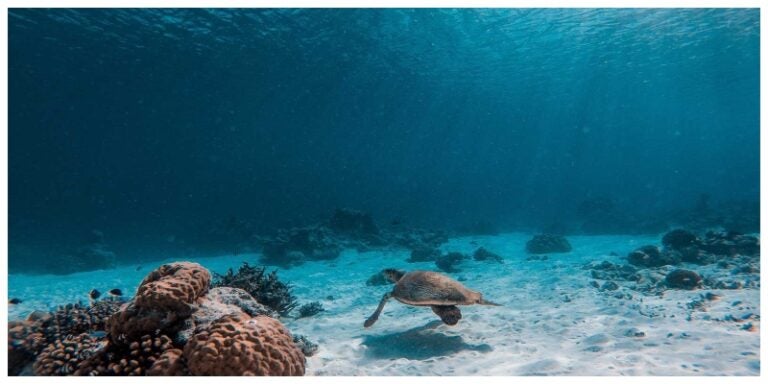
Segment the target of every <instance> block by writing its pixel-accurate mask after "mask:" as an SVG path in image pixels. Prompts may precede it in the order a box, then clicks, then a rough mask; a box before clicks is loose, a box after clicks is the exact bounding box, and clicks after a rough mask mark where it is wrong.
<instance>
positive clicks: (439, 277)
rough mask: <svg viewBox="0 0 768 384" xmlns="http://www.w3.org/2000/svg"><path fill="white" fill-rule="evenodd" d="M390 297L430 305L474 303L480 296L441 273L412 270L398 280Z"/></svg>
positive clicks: (405, 302) (406, 302) (414, 303)
mask: <svg viewBox="0 0 768 384" xmlns="http://www.w3.org/2000/svg"><path fill="white" fill-rule="evenodd" d="M392 297H394V298H395V299H396V300H397V301H400V302H401V303H404V304H410V305H419V306H432V305H470V304H475V303H476V302H477V300H478V299H480V297H481V296H480V294H479V293H478V292H475V291H472V290H470V289H468V288H467V287H465V286H463V285H462V284H461V283H459V282H458V281H456V280H453V279H451V278H450V277H448V276H446V275H443V274H441V273H437V272H431V271H413V272H408V273H406V274H405V276H403V277H402V278H401V279H400V280H398V282H397V284H395V288H394V289H393V290H392Z"/></svg>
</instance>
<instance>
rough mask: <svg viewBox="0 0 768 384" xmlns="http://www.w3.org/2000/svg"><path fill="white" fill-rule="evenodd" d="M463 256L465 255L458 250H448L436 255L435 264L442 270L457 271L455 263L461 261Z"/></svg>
mask: <svg viewBox="0 0 768 384" xmlns="http://www.w3.org/2000/svg"><path fill="white" fill-rule="evenodd" d="M465 258H466V256H464V255H463V254H461V253H459V252H449V253H448V254H446V255H443V256H438V257H437V260H435V265H437V267H438V268H440V270H442V271H444V272H449V273H450V272H458V271H459V270H458V269H457V268H456V264H459V263H461V262H462V261H463V260H464V259H465Z"/></svg>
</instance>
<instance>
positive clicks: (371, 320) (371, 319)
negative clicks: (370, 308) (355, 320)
mask: <svg viewBox="0 0 768 384" xmlns="http://www.w3.org/2000/svg"><path fill="white" fill-rule="evenodd" d="M390 297H392V292H387V293H385V294H384V297H382V298H381V301H380V302H379V306H378V307H377V308H376V311H375V312H373V314H372V315H371V317H369V318H368V319H367V320H365V323H363V327H365V328H368V327H370V326H371V325H373V323H375V322H376V320H378V319H379V315H381V311H382V310H383V309H384V305H386V304H387V301H389V298H390Z"/></svg>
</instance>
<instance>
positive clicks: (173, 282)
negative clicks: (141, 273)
mask: <svg viewBox="0 0 768 384" xmlns="http://www.w3.org/2000/svg"><path fill="white" fill-rule="evenodd" d="M210 284H211V274H210V273H209V272H208V270H207V269H205V268H203V266H202V265H200V264H197V263H188V262H177V263H170V264H165V265H162V266H161V267H160V268H158V269H156V270H154V271H152V272H150V273H149V275H147V277H146V278H144V281H142V282H141V285H139V289H138V290H137V292H136V306H138V307H140V308H163V309H168V310H174V311H189V310H190V305H191V304H192V303H194V302H195V300H197V298H198V297H200V296H202V295H203V294H205V292H207V291H208V287H209V286H210Z"/></svg>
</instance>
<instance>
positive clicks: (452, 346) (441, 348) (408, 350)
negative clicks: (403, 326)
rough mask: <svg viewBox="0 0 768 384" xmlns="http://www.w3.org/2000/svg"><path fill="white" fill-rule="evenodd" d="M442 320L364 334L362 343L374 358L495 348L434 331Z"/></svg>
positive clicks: (411, 357) (421, 357)
mask: <svg viewBox="0 0 768 384" xmlns="http://www.w3.org/2000/svg"><path fill="white" fill-rule="evenodd" d="M442 324H443V323H442V322H441V321H433V322H430V323H428V324H426V325H423V326H420V327H416V328H413V329H409V330H407V331H404V332H399V333H392V334H387V335H378V336H365V338H364V339H363V343H362V344H363V345H365V346H366V347H367V348H366V351H365V355H366V357H369V358H374V359H400V358H405V359H409V360H426V359H429V358H432V357H440V356H449V355H453V354H455V353H458V352H461V351H479V352H483V353H485V352H490V351H491V350H492V348H491V346H490V345H488V344H475V345H473V344H468V343H467V342H465V341H464V339H463V338H462V337H461V336H458V335H456V336H449V335H446V334H444V333H441V332H439V331H434V329H435V328H437V327H438V326H440V325H442Z"/></svg>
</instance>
